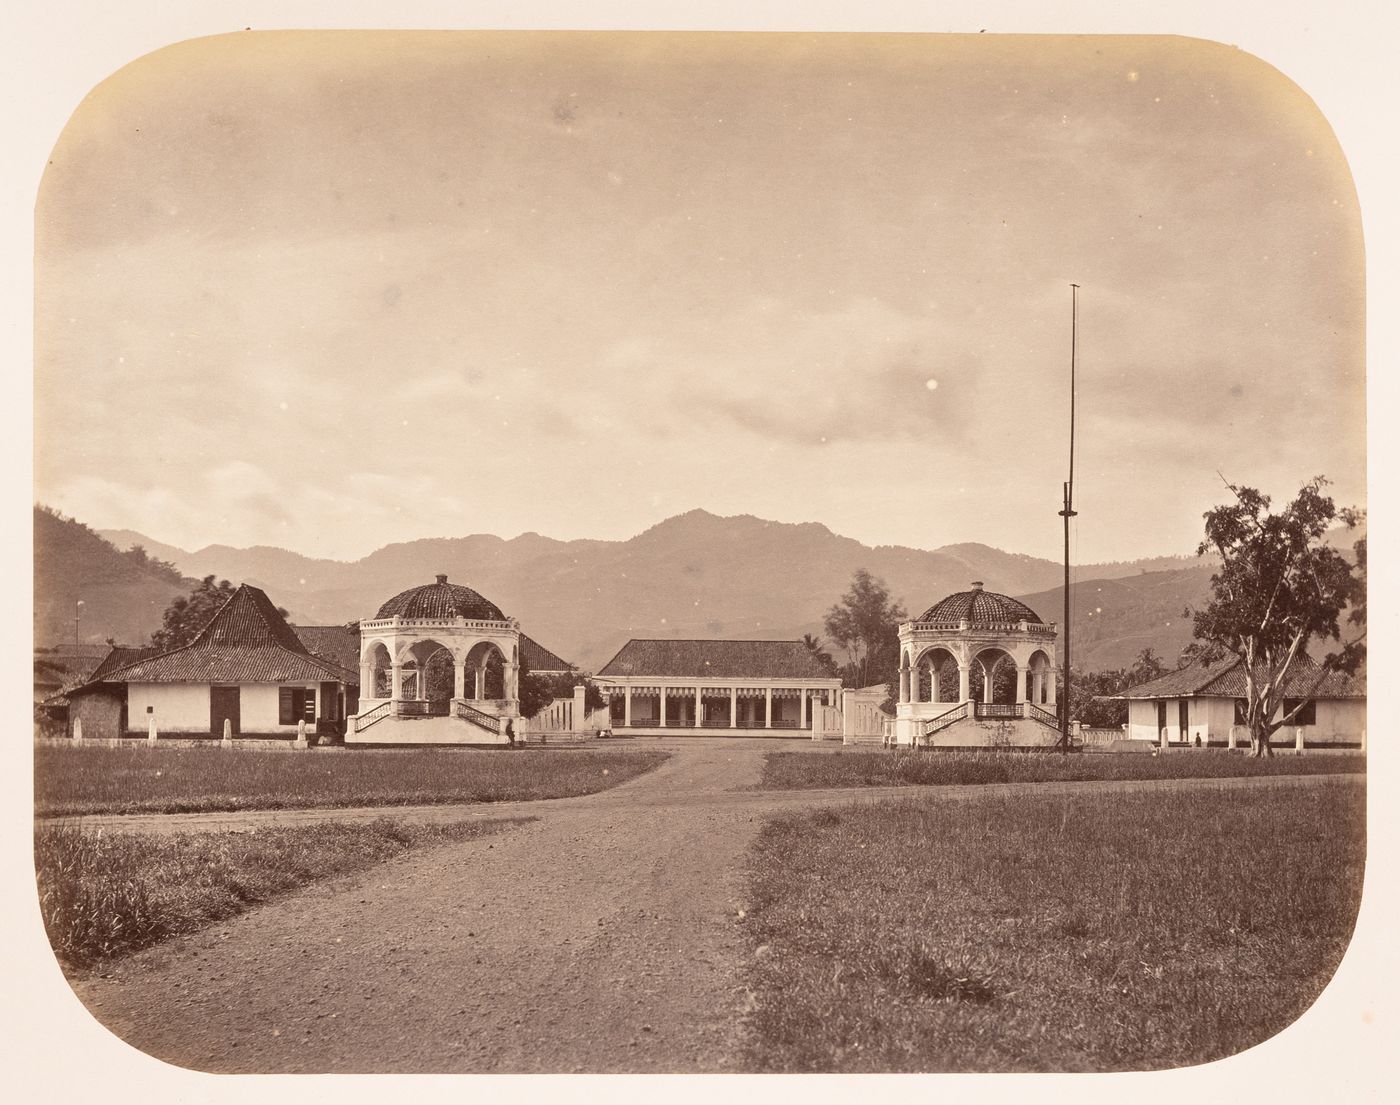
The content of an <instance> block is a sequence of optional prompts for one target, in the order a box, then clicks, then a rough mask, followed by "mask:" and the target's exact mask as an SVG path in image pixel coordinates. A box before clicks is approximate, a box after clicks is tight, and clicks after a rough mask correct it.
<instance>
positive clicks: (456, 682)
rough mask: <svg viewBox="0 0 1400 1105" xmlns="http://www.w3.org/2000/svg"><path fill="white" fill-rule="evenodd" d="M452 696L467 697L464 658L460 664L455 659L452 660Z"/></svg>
mask: <svg viewBox="0 0 1400 1105" xmlns="http://www.w3.org/2000/svg"><path fill="white" fill-rule="evenodd" d="M452 697H453V698H466V697H467V662H466V661H465V660H463V661H462V662H461V663H460V664H459V663H457V661H456V660H455V659H454V660H453V661H452Z"/></svg>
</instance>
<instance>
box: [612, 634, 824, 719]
mask: <svg viewBox="0 0 1400 1105" xmlns="http://www.w3.org/2000/svg"><path fill="white" fill-rule="evenodd" d="M596 682H597V684H598V687H599V689H600V690H601V691H602V692H603V694H604V696H605V697H606V698H607V699H608V701H609V708H610V713H611V717H612V723H613V727H614V728H615V729H628V730H632V731H638V730H640V731H642V732H646V733H654V734H663V733H674V732H677V731H680V732H684V731H686V730H690V731H695V730H697V729H704V730H724V731H728V732H730V733H733V734H735V735H765V736H773V735H777V734H775V731H778V732H779V733H781V732H787V733H788V735H791V736H798V735H806V734H805V733H804V731H807V730H810V729H811V728H812V716H813V710H814V708H815V707H818V706H832V707H834V706H836V705H837V695H838V694H839V692H840V689H841V681H840V680H839V679H837V678H835V677H834V676H832V675H830V674H829V673H828V672H826V671H825V670H824V669H823V668H822V666H821V665H820V664H818V663H817V661H816V659H815V658H814V657H813V655H812V652H811V650H810V649H808V648H807V646H806V645H805V644H804V643H803V642H801V641H736V640H665V639H661V640H636V639H634V640H631V641H628V642H627V643H626V644H625V645H623V646H622V648H621V649H620V650H619V651H618V653H617V655H616V656H614V657H613V658H612V659H611V660H609V661H608V662H607V663H606V664H605V665H603V667H602V669H601V670H600V671H599V672H598V674H597V676H596Z"/></svg>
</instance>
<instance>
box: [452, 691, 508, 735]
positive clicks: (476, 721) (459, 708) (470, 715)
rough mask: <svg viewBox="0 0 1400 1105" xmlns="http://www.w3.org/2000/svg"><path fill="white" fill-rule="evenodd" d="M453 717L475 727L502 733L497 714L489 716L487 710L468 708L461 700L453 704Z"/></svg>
mask: <svg viewBox="0 0 1400 1105" xmlns="http://www.w3.org/2000/svg"><path fill="white" fill-rule="evenodd" d="M452 716H453V717H457V718H461V719H462V720H463V721H468V722H471V724H473V725H479V726H481V728H483V729H486V730H488V731H489V732H492V733H500V731H501V719H500V718H498V717H497V716H496V715H495V714H488V713H487V712H486V711H485V710H478V709H477V708H476V707H475V706H468V705H467V704H466V703H465V702H463V701H462V700H461V699H457V700H455V701H454V702H453V703H452Z"/></svg>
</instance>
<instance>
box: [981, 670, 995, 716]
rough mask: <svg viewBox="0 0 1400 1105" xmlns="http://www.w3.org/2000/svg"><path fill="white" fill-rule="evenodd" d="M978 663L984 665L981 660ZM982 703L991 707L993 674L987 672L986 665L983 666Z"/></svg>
mask: <svg viewBox="0 0 1400 1105" xmlns="http://www.w3.org/2000/svg"><path fill="white" fill-rule="evenodd" d="M977 662H978V663H979V664H982V661H981V660H978V661H977ZM993 670H995V668H993ZM982 701H983V702H985V703H987V704H988V705H991V702H992V672H991V671H989V670H987V665H986V664H982Z"/></svg>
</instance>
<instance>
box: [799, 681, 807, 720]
mask: <svg viewBox="0 0 1400 1105" xmlns="http://www.w3.org/2000/svg"><path fill="white" fill-rule="evenodd" d="M797 693H798V694H799V695H801V696H802V699H801V701H802V705H801V707H800V708H799V713H798V721H797V727H798V728H799V729H806V728H807V688H806V687H799V688H798V689H797Z"/></svg>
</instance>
